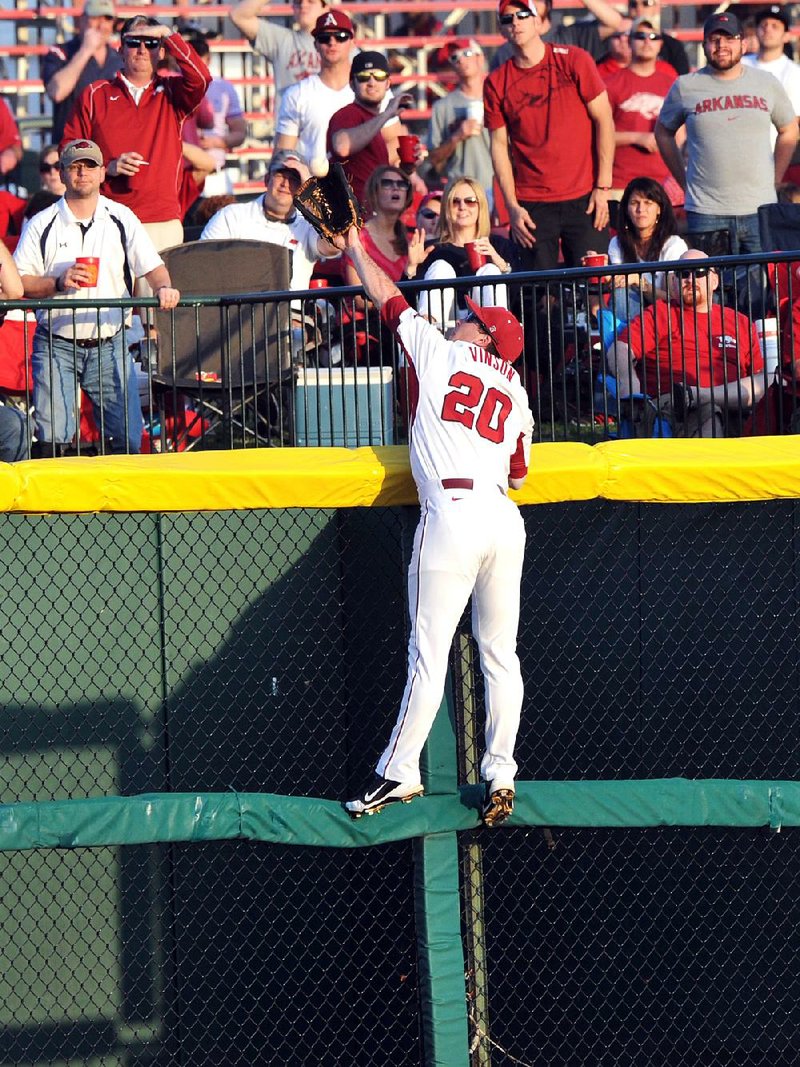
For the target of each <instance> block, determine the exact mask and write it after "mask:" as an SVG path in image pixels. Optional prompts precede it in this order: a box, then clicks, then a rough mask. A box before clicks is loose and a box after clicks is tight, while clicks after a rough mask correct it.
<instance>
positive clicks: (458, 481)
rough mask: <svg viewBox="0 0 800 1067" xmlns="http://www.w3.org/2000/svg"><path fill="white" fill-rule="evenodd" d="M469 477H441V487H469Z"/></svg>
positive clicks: (470, 482) (470, 483)
mask: <svg viewBox="0 0 800 1067" xmlns="http://www.w3.org/2000/svg"><path fill="white" fill-rule="evenodd" d="M473 484H474V483H473V481H472V479H471V478H442V489H471V488H472V486H473Z"/></svg>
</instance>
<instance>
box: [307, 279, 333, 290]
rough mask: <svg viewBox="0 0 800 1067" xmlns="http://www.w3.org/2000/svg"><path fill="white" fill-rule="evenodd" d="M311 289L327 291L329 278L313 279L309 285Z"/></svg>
mask: <svg viewBox="0 0 800 1067" xmlns="http://www.w3.org/2000/svg"><path fill="white" fill-rule="evenodd" d="M308 287H309V289H327V288H328V279H327V278H312V279H311V281H310V282H309V285H308Z"/></svg>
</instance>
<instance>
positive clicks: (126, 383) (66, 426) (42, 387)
mask: <svg viewBox="0 0 800 1067" xmlns="http://www.w3.org/2000/svg"><path fill="white" fill-rule="evenodd" d="M51 342H52V349H51ZM31 364H32V366H33V405H34V411H35V416H34V417H35V419H36V436H37V437H38V439H39V440H40V441H43V442H46V443H48V444H50V443H55V444H62V445H68V444H70V443H71V442H72V439H73V438H74V436H75V431H76V429H77V415H76V406H77V403H78V386H80V387H81V389H83V391H84V392H85V393H86V395H87V396H88V397H89V399H90V400H91V402H92V407H93V408H94V415H95V420H96V421H97V427H98V429H99V430H100V431H101V433H102V435H103V437H104V438H105V439H106V441H110V451H111V452H117V453H119V452H132V453H136V452H138V451H139V449H140V447H141V443H142V429H143V427H144V420H143V419H142V406H141V403H140V400H139V386H138V384H137V381H136V372H135V370H134V367H133V361H132V360H131V357H130V355H129V354H128V352H127V350H123V347H122V331H121V330H120V331H119V332H118V333H116V334H115V335H114V336H113V337H109V338H108V340H105V341H102V342H101V343H100V345H99V347H98V348H78V347H77V346H73V343H72V341H71V340H66V339H65V338H62V337H58V336H56V335H50V334H49V333H47V331H44V330H41V329H37V330H36V333H35V334H34V337H33V351H32V353H31ZM126 391H127V396H126ZM126 400H127V403H126Z"/></svg>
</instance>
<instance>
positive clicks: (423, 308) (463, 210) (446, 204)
mask: <svg viewBox="0 0 800 1067" xmlns="http://www.w3.org/2000/svg"><path fill="white" fill-rule="evenodd" d="M490 230H491V224H490V221H489V204H488V201H487V199H486V193H485V192H484V190H483V187H482V186H481V184H480V183H479V182H477V181H476V180H475V179H474V178H454V179H453V180H452V181H450V182H448V184H447V186H446V187H445V190H444V193H443V194H442V207H441V215H440V217H439V243H438V244H437V245H435V246H434V248H433V251H432V252H431V253H430V255H429V256H428V258H427V259H426V261H425V275H424V277H425V280H426V281H440V280H443V279H448V278H472V277H475V276H476V275H477V276H479V277H480V278H481V279H483V280H484V284H482V285H475V286H473V287H472V289H471V290H469V291H468V290H466V289H460V290H458V292H457V291H456V290H455V289H432V290H425V291H424V292H422V293H421V294H420V297H419V305H418V306H419V313H420V314H421V315H425V316H427V317H428V318H429V319H431V320H432V321H434V322H438V323H439V324H440V325H441V326H443V327H445V328H448V329H449V328H450V327H451V326H453V325H454V323H455V322H456V321H458V320H460V319H463V318H465V317H466V315H467V313H468V309H467V305H466V301H465V297H467V296H471V297H472V299H473V300H474V301H475V302H476V303H478V304H480V305H481V306H485V307H490V306H494V307H504V308H507V307H508V290H507V287H506V286H505V285H503V284H499V278H500V275H503V274H510V273H511V271H512V270H513V268H514V265H515V262H516V258H515V255H516V254H515V249H514V246H513V245H512V243H511V242H510V241H509V240H507V239H506V238H504V237H495V236H493V237H492V238H491V240H490V239H489V233H490ZM467 245H472V249H471V250H470V251H468V250H467ZM470 252H472V253H473V254H474V253H478V254H479V255H480V256H481V257H482V258H483V260H484V262H483V264H482V265H481V266H478V267H474V266H472V264H471V262H470ZM472 262H474V260H473V261H472Z"/></svg>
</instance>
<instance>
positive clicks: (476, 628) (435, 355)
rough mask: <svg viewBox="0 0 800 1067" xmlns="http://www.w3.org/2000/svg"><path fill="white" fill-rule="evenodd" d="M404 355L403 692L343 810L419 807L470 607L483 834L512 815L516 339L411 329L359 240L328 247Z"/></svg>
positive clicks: (518, 466) (477, 327) (529, 427)
mask: <svg viewBox="0 0 800 1067" xmlns="http://www.w3.org/2000/svg"><path fill="white" fill-rule="evenodd" d="M335 243H336V244H337V245H338V247H339V248H341V250H342V251H343V252H346V253H347V255H348V257H349V259H350V261H351V262H352V264H353V266H354V267H355V269H356V271H357V272H358V276H359V278H360V279H361V283H362V284H363V286H364V289H365V291H366V293H367V296H368V297H369V298H370V300H371V301H372V302H373V304H374V305H375V307H377V308H378V309H379V310H380V313H381V319H382V321H383V322H384V323H385V325H386V326H387V327H388V328H389V329H391V330H392V331H393V332H394V333H395V335H396V337H397V339H398V342H399V344H400V345H401V347H402V349H403V351H404V352H405V353H406V356H407V360H408V372H409V393H410V396H411V403H410V405H409V407H410V410H411V411H412V412H413V427H412V432H411V433H410V434H409V439H410V442H411V443H410V446H409V450H410V459H411V473H412V475H413V476H414V481H415V482H416V485H417V491H418V493H419V500H420V512H421V513H420V522H419V525H418V527H417V532H416V536H415V538H414V550H413V553H412V556H411V562H410V564H409V569H408V593H409V597H408V601H409V611H410V614H411V632H410V636H409V647H408V664H409V668H408V679H407V682H406V688H405V693H404V695H403V698H402V702H401V705H400V712H399V715H398V717H397V722H396V724H395V727H394V730H393V731H392V734H391V737H390V739H389V744H388V745H387V747H386V749H385V750H384V752H383V755H382V756H381V757H380V759H379V760H378V763H377V767H376V770H375V774H374V775H373V777H372V779H371V780H370V782H369V783H368V784H367V785H366V787H365V788H364V789H363V790H362V791H361V792H360V793H359V794H358V795H357V796H355V797H353V798H352V799H351V800H348V801H346V802H345V809H346V810H347V811H348V812H349V814H350V815H352V816H354V817H355V818H358V817H360V816H361V815H363V814H365V813H368V812H375V811H380V809H381V808H383V807H386V805H387V804H392V803H399V802H408V801H410V800H413V799H414V798H415V797H418V796H420V795H421V793H422V784H421V776H420V756H421V753H422V748H423V746H424V744H425V740H426V738H427V736H428V734H429V733H430V730H431V727H432V726H433V721H434V719H435V717H436V713H437V711H438V710H439V706H440V704H441V702H442V696H443V693H444V685H445V679H446V675H447V666H448V657H449V653H450V646H451V643H452V640H453V634H454V633H455V630H456V626H457V625H458V621H459V619H460V618H461V614H462V612H463V610H464V608H465V607H466V604H467V601H468V600H469V598H470V596H472V628H473V633H474V635H475V638H476V640H477V642H478V647H479V650H480V656H481V665H482V668H483V671H484V682H485V688H486V732H485V737H486V750H485V754H484V757H483V760H482V761H481V776H482V778H483V779H484V781H485V782H486V796H485V800H484V803H483V806H482V818H483V822H484V824H485V825H487V826H497V825H498V824H500V823H502V822H504V821H505V820H506V819H507V818H508V817H509V815H510V814H511V812H512V810H513V806H514V779H515V777H516V772H517V764H516V762H515V761H514V745H515V742H516V737H517V731H518V729H519V723H520V715H521V711H522V697H523V687H522V674H521V672H520V666H519V660H518V658H517V654H516V644H517V628H518V624H519V597H520V580H521V577H522V564H523V557H524V552H525V529H524V526H523V523H522V518H521V516H520V514H519V511H518V509H517V506H516V504H514V503H513V502H512V501H511V500H509V498H508V496H507V490H508V488H509V486H511V487H512V488H514V489H520V488H521V487H522V485H523V483H524V481H525V478H526V476H527V473H528V460H529V454H530V444H531V436H532V432H533V418H532V416H531V412H530V408H529V406H528V399H527V396H526V393H525V389H524V388H523V386H522V383H521V381H520V378H519V375H518V374H517V372H516V370H514V367H513V363H514V361H515V360H516V359H517V357H518V356H519V355H520V353H521V351H522V327H521V326H520V324H519V322H518V321H517V320H516V319H515V318H514V316H513V315H512V314H511V313H510V312H509V311H506V309H505V308H497V307H480V306H479V305H478V304H476V303H475V302H474V301H472V300H470V299H469V298H467V304H468V307H469V310H470V312H471V314H470V315H469V317H468V318H467V319H464V320H462V321H461V322H459V323H458V324H457V325H456V326H455V327H454V329H453V330H452V331H451V332H450V334H449V337H448V338H447V339H445V338H444V337H442V335H441V333H440V332H439V330H438V329H437V328H436V327H435V326H433V325H432V324H431V323H430V322H428V321H427V320H426V319H424V318H423V317H422V316H421V315H418V314H417V313H416V312H415V311H414V310H413V309H412V308H411V307H409V305H408V304H407V302H406V300H405V298H404V297H403V295H402V294H401V292H400V290H399V289H398V288H397V286H396V285H395V284H394V282H393V281H391V279H390V278H389V277H388V275H387V274H386V273H385V272H384V271H382V270H381V269H380V267H379V266H378V265H377V264H376V263H375V261H374V260H373V259H372V258H371V257H370V256H369V255H368V253H367V252H366V250H365V248H364V245H363V244H362V242H361V237H360V235H359V232H358V230H357V229H356V228H355V227H354V228H352V229H351V230H350V231H349V233H348V234H347V236H346V237H342V238H338V239H337V240H336V242H335Z"/></svg>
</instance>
